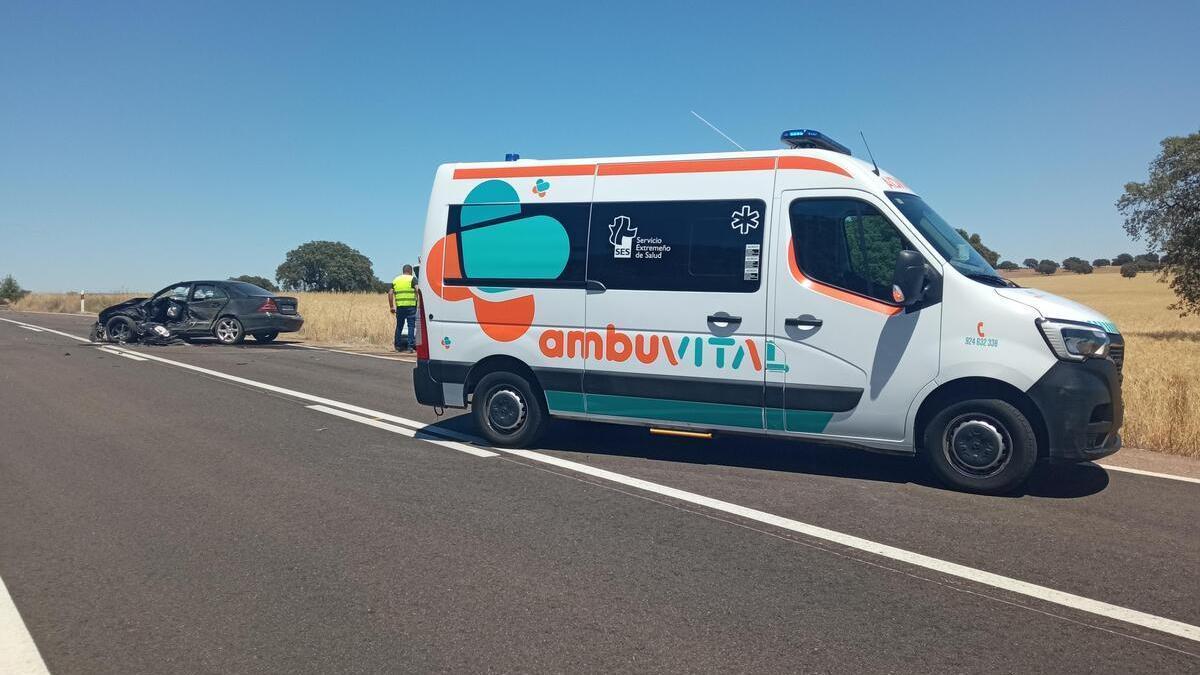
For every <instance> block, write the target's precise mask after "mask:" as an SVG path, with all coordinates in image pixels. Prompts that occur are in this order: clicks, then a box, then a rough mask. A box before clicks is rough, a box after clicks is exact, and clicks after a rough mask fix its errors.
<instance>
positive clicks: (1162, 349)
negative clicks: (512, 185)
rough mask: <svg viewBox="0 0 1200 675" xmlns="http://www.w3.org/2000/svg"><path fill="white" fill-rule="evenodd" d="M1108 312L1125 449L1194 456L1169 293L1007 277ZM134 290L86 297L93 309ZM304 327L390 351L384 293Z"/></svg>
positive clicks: (328, 308)
mask: <svg viewBox="0 0 1200 675" xmlns="http://www.w3.org/2000/svg"><path fill="white" fill-rule="evenodd" d="M1014 276H1015V280H1016V281H1017V283H1019V284H1021V285H1023V286H1030V287H1035V288H1040V289H1043V290H1046V291H1049V292H1051V293H1055V294H1058V295H1062V296H1065V297H1068V298H1071V299H1073V300H1077V301H1079V302H1082V303H1084V304H1086V305H1090V306H1092V307H1095V308H1096V309H1098V310H1100V311H1101V312H1103V313H1105V314H1107V315H1108V317H1109V318H1111V319H1112V320H1113V321H1115V322H1116V323H1117V325H1118V326H1119V327H1120V328H1121V332H1122V334H1123V335H1124V336H1125V341H1126V343H1125V344H1126V347H1125V426H1124V429H1123V434H1124V436H1125V443H1126V445H1128V446H1130V447H1137V448H1146V449H1150V450H1159V451H1162V452H1169V453H1173V454H1180V455H1187V456H1191V457H1200V379H1198V378H1197V375H1198V374H1200V317H1189V318H1180V317H1179V316H1178V314H1177V313H1176V312H1174V311H1171V310H1169V309H1167V305H1169V304H1170V303H1171V302H1172V301H1173V297H1174V296H1173V295H1172V294H1171V291H1170V289H1169V288H1167V286H1166V285H1165V284H1161V283H1158V281H1157V280H1156V278H1155V276H1154V275H1152V274H1140V275H1138V276H1137V277H1136V278H1134V279H1124V278H1122V277H1121V275H1120V274H1117V273H1116V272H1115V268H1106V269H1104V270H1100V271H1098V272H1097V273H1096V274H1090V275H1077V274H1070V273H1060V274H1055V275H1053V276H1041V275H1037V274H1026V273H1021V274H1018V275H1014ZM134 295H137V294H134V293H127V294H112V295H91V296H88V310H89V311H92V312H95V311H98V310H99V309H102V308H103V307H106V306H108V305H110V304H113V303H116V302H120V301H121V300H124V299H126V298H128V297H133V296H134ZM295 295H296V296H297V297H299V299H300V312H301V313H302V314H303V315H304V318H305V323H304V330H303V331H302V332H301V333H299V334H298V335H297V336H296V337H299V338H302V339H305V340H308V341H310V342H314V343H318V344H324V345H330V346H342V347H350V348H377V349H390V347H391V344H392V331H393V330H394V326H395V323H394V319H393V318H392V315H391V314H390V313H389V312H388V310H387V296H385V295H375V294H365V293H296V294H295ZM13 309H25V310H35V311H47V312H78V311H79V296H78V295H73V294H49V293H34V294H31V295H29V296H28V297H26V298H24V299H23V300H21V301H20V302H18V303H17V304H16V305H14V307H13Z"/></svg>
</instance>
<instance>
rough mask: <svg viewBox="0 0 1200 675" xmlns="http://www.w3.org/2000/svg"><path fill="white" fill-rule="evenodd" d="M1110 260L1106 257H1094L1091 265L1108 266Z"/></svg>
mask: <svg viewBox="0 0 1200 675" xmlns="http://www.w3.org/2000/svg"><path fill="white" fill-rule="evenodd" d="M1111 264H1112V261H1111V260H1109V259H1108V258H1096V259H1095V260H1093V261H1092V267H1108V266H1109V265H1111Z"/></svg>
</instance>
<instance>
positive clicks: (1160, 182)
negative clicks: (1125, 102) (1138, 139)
mask: <svg viewBox="0 0 1200 675" xmlns="http://www.w3.org/2000/svg"><path fill="white" fill-rule="evenodd" d="M1161 145H1162V152H1160V153H1159V154H1158V157H1155V158H1154V161H1152V162H1150V176H1149V178H1148V180H1146V182H1144V183H1126V184H1125V193H1124V194H1123V195H1121V198H1120V199H1118V200H1117V210H1118V211H1120V212H1121V215H1122V216H1124V217H1125V232H1126V233H1127V234H1129V236H1131V237H1133V238H1134V239H1136V240H1143V241H1145V242H1146V243H1147V244H1148V248H1149V249H1150V250H1152V251H1162V252H1163V253H1164V254H1165V255H1166V256H1167V257H1168V259H1169V260H1170V261H1171V264H1170V266H1169V267H1164V266H1162V265H1160V264H1159V258H1158V255H1157V254H1155V253H1148V254H1144V255H1141V256H1138V258H1137V259H1135V262H1137V263H1138V264H1139V267H1141V268H1142V269H1157V270H1160V271H1159V276H1158V279H1159V281H1168V282H1169V283H1170V285H1171V290H1173V291H1175V299H1176V302H1175V303H1174V304H1172V305H1171V309H1174V310H1178V311H1179V313H1180V314H1181V315H1187V314H1200V132H1197V133H1194V134H1191V135H1189V136H1171V137H1168V138H1165V139H1163V141H1162V143H1161Z"/></svg>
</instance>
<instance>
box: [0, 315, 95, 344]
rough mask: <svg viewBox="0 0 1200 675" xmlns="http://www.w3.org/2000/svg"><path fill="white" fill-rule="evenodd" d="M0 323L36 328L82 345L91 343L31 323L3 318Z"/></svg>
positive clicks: (85, 339) (87, 340) (84, 339)
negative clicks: (76, 341)
mask: <svg viewBox="0 0 1200 675" xmlns="http://www.w3.org/2000/svg"><path fill="white" fill-rule="evenodd" d="M0 321H5V322H7V323H12V324H16V325H18V326H22V327H25V328H37V329H39V330H41V331H44V332H46V333H54V334H55V335H61V336H63V337H69V338H71V339H72V340H78V341H80V342H82V343H84V344H91V343H92V341H91V340H89V339H87V338H81V337H79V336H78V335H71V334H70V333H64V332H62V331H61V330H54V329H53V328H46V327H45V326H35V325H33V324H31V323H25V322H23V321H13V320H12V319H4V318H0Z"/></svg>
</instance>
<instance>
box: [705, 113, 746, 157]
mask: <svg viewBox="0 0 1200 675" xmlns="http://www.w3.org/2000/svg"><path fill="white" fill-rule="evenodd" d="M691 113H692V114H693V115H695V116H696V119H698V120H700V121H701V122H704V123H705V124H707V125H708V126H709V127H711V128H712V130H713V131H715V132H717V133H718V134H721V135H722V136H724V137H725V140H727V141H729V142H730V143H733V144H734V145H736V146H737V149H738V150H742V151H745V150H746V149H745V148H743V147H742V146H740V145H738V142H737V141H735V140H733V139H732V138H730V137H729V136H726V135H725V132H724V131H721V130H720V129H718V128H717V127H716V126H715V125H713V123H712V122H709V121H708V120H706V119H704V118H703V117H701V116H700V113H698V112H696V111H695V110H693V111H691Z"/></svg>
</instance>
